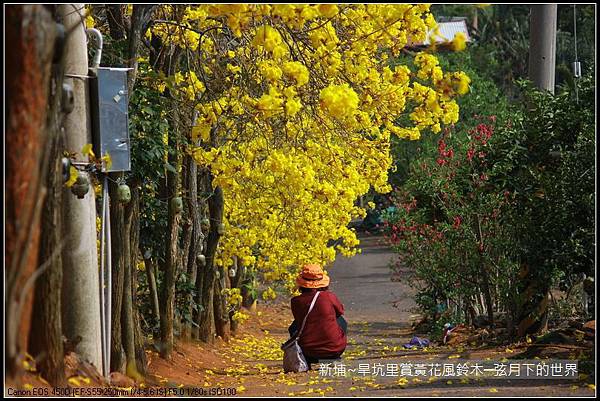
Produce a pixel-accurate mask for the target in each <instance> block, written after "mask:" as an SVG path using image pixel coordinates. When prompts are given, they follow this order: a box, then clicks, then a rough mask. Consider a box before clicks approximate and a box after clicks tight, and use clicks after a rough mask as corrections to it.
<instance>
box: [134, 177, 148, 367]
mask: <svg viewBox="0 0 600 401" xmlns="http://www.w3.org/2000/svg"><path fill="white" fill-rule="evenodd" d="M131 202H132V203H131V205H132V211H131V216H132V223H131V269H132V270H131V297H132V300H131V301H132V305H133V309H132V310H133V328H134V348H135V360H136V367H137V370H138V373H140V374H142V375H146V374H147V364H148V362H147V359H146V351H145V349H146V342H145V336H144V332H143V331H142V327H141V322H140V313H139V309H138V301H137V293H138V278H137V277H138V269H137V261H138V256H139V244H140V189H139V185H138V183H137V182H133V183H131Z"/></svg>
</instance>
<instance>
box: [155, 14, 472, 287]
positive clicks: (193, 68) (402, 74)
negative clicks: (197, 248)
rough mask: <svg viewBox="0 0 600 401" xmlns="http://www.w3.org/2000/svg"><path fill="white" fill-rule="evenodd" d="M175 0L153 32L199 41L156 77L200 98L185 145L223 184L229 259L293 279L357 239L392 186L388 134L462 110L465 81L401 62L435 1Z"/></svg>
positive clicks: (427, 24) (181, 41) (430, 124)
mask: <svg viewBox="0 0 600 401" xmlns="http://www.w3.org/2000/svg"><path fill="white" fill-rule="evenodd" d="M173 7H176V6H163V10H165V14H169V15H174V16H176V18H173V19H172V20H157V21H155V23H154V25H153V27H152V30H151V31H150V32H149V34H148V38H149V39H151V38H152V36H154V37H158V38H160V40H161V41H162V42H164V43H169V44H171V45H173V46H176V47H180V48H181V49H182V50H183V51H184V52H186V54H189V55H193V57H188V58H187V61H188V62H187V63H184V64H186V65H185V67H184V68H183V69H182V71H178V72H176V73H175V74H174V75H173V76H170V77H166V78H165V80H164V82H162V83H160V84H158V85H159V89H161V88H162V89H164V88H169V90H170V92H171V93H172V94H175V96H177V97H178V98H179V99H180V100H181V101H182V102H185V103H187V104H188V105H189V106H190V107H191V108H193V109H195V110H196V111H197V112H198V116H197V119H196V120H195V124H194V126H193V127H192V129H191V141H192V142H191V143H193V146H190V147H189V148H188V152H189V153H191V154H192V155H193V157H194V159H195V160H196V162H197V163H198V164H199V166H201V167H203V168H206V169H207V170H209V171H210V174H211V176H212V186H213V187H214V188H216V187H219V188H220V189H221V190H222V192H223V199H224V210H223V223H222V224H223V226H222V227H220V234H222V236H221V237H220V243H219V247H218V251H217V255H216V257H215V263H216V265H218V266H221V267H222V268H223V269H224V270H223V271H225V272H226V271H227V269H228V268H229V267H230V266H231V265H232V264H233V260H234V258H235V259H236V260H239V261H240V264H241V265H245V266H252V267H253V268H255V269H257V270H258V271H261V272H263V277H264V279H265V280H266V281H271V280H284V281H286V282H288V284H289V287H290V288H292V285H293V276H294V275H295V273H296V272H297V269H298V267H300V266H301V265H302V264H304V263H308V262H317V263H322V264H323V265H327V264H328V263H331V262H332V261H333V260H334V258H335V255H336V251H339V252H340V253H342V254H344V255H346V256H351V255H353V254H354V253H355V252H357V248H356V246H357V245H358V239H357V237H356V234H355V232H354V231H353V230H351V229H349V228H348V223H349V222H350V220H351V219H353V218H355V217H359V216H364V215H365V210H364V209H362V208H360V207H358V206H357V205H356V200H357V199H358V197H360V196H361V195H364V194H366V193H367V192H368V191H369V189H370V188H373V189H374V190H375V191H377V192H381V193H385V192H387V191H389V190H390V187H389V184H388V182H387V178H388V177H387V174H388V170H389V169H390V167H391V165H392V160H391V156H390V152H389V150H390V138H391V136H392V135H396V136H398V137H401V138H407V139H410V140H416V139H419V138H420V136H421V133H422V132H424V131H428V130H429V131H431V132H433V133H437V132H439V131H440V130H441V126H442V125H446V124H452V123H454V122H456V121H457V120H458V106H457V104H456V102H455V100H454V98H455V97H456V96H457V95H460V94H464V93H466V92H467V91H468V88H469V79H468V77H467V76H466V75H465V74H464V73H462V72H444V71H442V69H441V68H440V66H439V64H438V61H437V59H436V57H435V56H434V55H432V54H427V53H423V52H422V53H419V54H417V56H416V58H415V65H416V66H417V69H416V70H415V71H411V70H410V69H409V68H408V67H407V66H405V65H398V64H396V63H395V59H396V56H398V55H399V54H400V52H402V51H403V49H404V47H405V46H406V45H407V43H409V42H412V43H414V42H423V40H424V39H425V37H426V35H427V33H428V32H429V31H431V30H433V29H434V28H435V25H436V24H435V20H434V18H433V16H432V15H431V14H430V13H429V5H426V4H419V5H407V4H388V5H384V4H366V5H365V4H352V5H336V4H320V5H308V4H298V5H291V4H276V5H258V4H254V5H253V4H203V5H196V6H189V7H185V8H184V9H183V10H182V9H181V7H180V8H179V9H177V12H175V11H174V8H173Z"/></svg>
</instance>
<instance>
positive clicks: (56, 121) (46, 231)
mask: <svg viewBox="0 0 600 401" xmlns="http://www.w3.org/2000/svg"><path fill="white" fill-rule="evenodd" d="M62 74H63V71H62V68H56V70H55V72H54V78H53V83H54V85H55V87H57V88H60V87H61V86H62ZM60 99H61V97H60V96H56V93H55V94H54V96H52V97H51V101H52V104H51V105H50V110H49V114H48V126H47V127H48V128H47V132H48V133H49V136H50V137H49V138H48V140H49V144H48V152H49V154H50V160H53V161H54V162H53V163H51V164H50V168H49V171H48V176H47V178H46V187H47V189H48V195H47V198H46V199H45V201H44V210H43V212H42V236H41V244H40V260H42V261H44V263H45V264H49V265H48V267H47V269H46V271H45V272H43V273H42V274H41V275H40V276H39V278H38V280H37V282H36V285H35V295H34V300H33V314H32V317H33V319H32V324H31V333H30V337H29V352H30V354H31V355H33V357H34V358H35V359H36V361H38V362H37V364H36V367H37V369H38V371H39V372H40V374H41V376H42V377H44V378H45V379H46V380H47V381H48V382H49V383H50V384H52V385H53V386H55V387H64V386H66V384H67V383H66V377H65V365H64V347H63V340H62V318H61V291H62V259H61V257H60V249H61V247H62V246H63V245H64V244H61V236H60V232H61V207H60V205H61V201H62V199H61V198H62V185H63V179H62V163H61V149H63V146H64V144H63V143H62V141H61V136H60V126H61V124H62V111H61V109H60V107H61V102H60Z"/></svg>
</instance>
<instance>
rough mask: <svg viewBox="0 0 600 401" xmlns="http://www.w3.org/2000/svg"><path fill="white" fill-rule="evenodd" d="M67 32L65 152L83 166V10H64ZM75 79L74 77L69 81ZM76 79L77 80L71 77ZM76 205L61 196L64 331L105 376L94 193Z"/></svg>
mask: <svg viewBox="0 0 600 401" xmlns="http://www.w3.org/2000/svg"><path fill="white" fill-rule="evenodd" d="M59 10H60V15H61V17H62V18H63V24H64V26H65V31H66V32H67V37H66V43H65V83H67V84H70V85H71V86H72V88H73V96H74V100H75V107H74V109H73V111H72V112H71V113H69V114H68V115H67V116H66V118H65V124H64V129H65V143H66V150H67V151H69V152H71V153H77V155H78V158H79V159H78V160H77V161H79V162H88V161H89V160H87V159H88V157H87V156H83V159H81V157H82V156H80V155H81V150H82V148H83V146H84V145H86V144H88V143H92V134H91V121H90V120H89V117H88V116H89V115H90V108H89V102H88V82H87V79H85V78H84V77H86V76H87V75H88V57H87V41H86V32H85V22H84V21H85V13H86V11H85V8H84V5H83V4H63V5H61V6H60V9H59ZM70 76H71V77H70ZM73 76H76V77H73ZM82 174H85V175H86V176H87V178H88V180H89V182H90V189H89V191H88V193H87V194H86V195H85V197H84V198H83V199H78V198H77V197H76V196H75V195H73V194H72V193H71V192H70V190H69V189H65V193H64V195H63V200H64V202H63V205H64V206H63V207H64V209H63V222H64V224H63V230H64V231H63V239H64V241H66V246H65V248H64V250H63V252H62V258H63V272H64V273H63V300H62V306H63V328H64V333H65V336H66V337H67V339H68V340H69V341H70V342H71V343H72V344H73V345H74V348H75V351H76V352H77V353H78V354H79V355H81V356H82V357H83V358H84V359H86V360H88V361H89V362H90V363H92V364H93V365H94V366H96V368H97V369H98V371H100V372H101V371H102V345H101V325H100V319H101V318H100V281H99V273H98V249H97V245H96V241H97V235H96V204H95V200H94V198H95V196H94V189H93V186H92V185H91V180H90V178H91V177H89V175H88V174H87V173H83V172H82Z"/></svg>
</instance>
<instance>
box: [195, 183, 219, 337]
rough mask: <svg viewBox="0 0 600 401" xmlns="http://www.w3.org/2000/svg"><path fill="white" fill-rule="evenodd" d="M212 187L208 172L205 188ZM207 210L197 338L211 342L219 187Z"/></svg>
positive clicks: (213, 330)
mask: <svg viewBox="0 0 600 401" xmlns="http://www.w3.org/2000/svg"><path fill="white" fill-rule="evenodd" d="M211 188H212V175H211V174H210V173H209V174H208V180H207V190H208V191H210V190H211ZM208 210H209V215H210V221H211V224H210V229H209V231H208V239H207V244H206V253H205V256H206V267H205V269H204V272H203V273H204V278H203V280H202V306H203V308H204V310H203V311H202V312H201V313H200V321H199V326H200V327H199V329H198V331H199V338H200V340H201V341H204V342H208V343H211V342H213V341H214V334H215V327H214V320H215V319H214V305H213V302H214V288H215V279H216V275H215V266H214V258H215V255H216V253H217V246H218V244H219V238H220V237H221V234H219V231H218V226H219V224H221V222H222V220H223V190H222V189H221V187H218V186H217V187H216V188H215V189H214V192H213V195H212V196H210V197H209V199H208Z"/></svg>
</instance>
